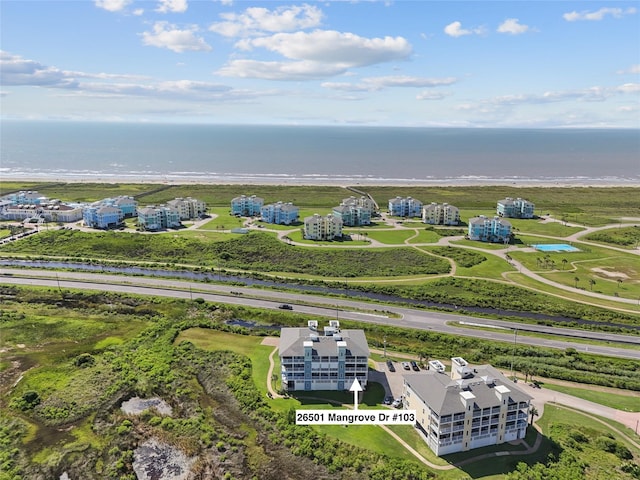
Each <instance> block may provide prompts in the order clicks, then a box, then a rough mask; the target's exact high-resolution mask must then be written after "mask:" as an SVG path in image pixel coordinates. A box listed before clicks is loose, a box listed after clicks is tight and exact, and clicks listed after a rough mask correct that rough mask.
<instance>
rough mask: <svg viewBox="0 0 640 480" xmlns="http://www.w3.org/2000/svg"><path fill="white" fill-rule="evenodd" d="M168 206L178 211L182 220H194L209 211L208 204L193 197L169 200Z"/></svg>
mask: <svg viewBox="0 0 640 480" xmlns="http://www.w3.org/2000/svg"><path fill="white" fill-rule="evenodd" d="M167 205H168V206H170V207H172V208H175V209H176V210H178V214H179V215H180V220H193V219H194V218H198V217H200V216H201V215H204V214H205V212H206V211H207V204H206V203H205V202H203V201H202V200H198V199H196V198H192V197H186V198H174V199H173V200H169V201H168V202H167Z"/></svg>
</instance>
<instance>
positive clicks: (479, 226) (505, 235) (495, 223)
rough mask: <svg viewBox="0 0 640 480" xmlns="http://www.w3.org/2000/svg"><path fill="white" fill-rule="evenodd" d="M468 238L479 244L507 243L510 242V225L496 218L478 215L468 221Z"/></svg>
mask: <svg viewBox="0 0 640 480" xmlns="http://www.w3.org/2000/svg"><path fill="white" fill-rule="evenodd" d="M468 237H469V239H470V240H479V241H481V242H494V243H507V242H509V240H511V223H510V222H509V221H508V220H505V219H503V218H500V217H497V216H496V217H493V218H489V217H486V216H484V215H480V216H479V217H474V218H471V219H469V230H468Z"/></svg>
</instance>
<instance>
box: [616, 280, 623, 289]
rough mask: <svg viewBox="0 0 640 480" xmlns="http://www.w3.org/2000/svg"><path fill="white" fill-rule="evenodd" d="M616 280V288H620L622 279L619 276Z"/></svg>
mask: <svg viewBox="0 0 640 480" xmlns="http://www.w3.org/2000/svg"><path fill="white" fill-rule="evenodd" d="M617 282H618V288H620V285H622V279H621V278H619V279H618V280H617Z"/></svg>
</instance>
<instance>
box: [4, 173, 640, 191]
mask: <svg viewBox="0 0 640 480" xmlns="http://www.w3.org/2000/svg"><path fill="white" fill-rule="evenodd" d="M349 180H353V181H347V179H340V178H335V177H330V178H328V177H320V176H313V177H308V178H305V177H289V176H260V177H256V176H249V175H248V176H238V177H233V178H229V177H226V176H220V177H216V176H214V177H207V176H197V177H196V176H179V177H172V176H159V175H158V176H155V175H114V176H110V175H69V176H64V177H61V176H53V175H47V174H43V175H38V176H33V175H12V174H11V173H8V174H6V173H5V174H2V173H0V182H34V183H98V184H127V183H146V184H158V185H271V186H328V187H367V186H371V187H382V186H386V187H392V186H397V187H481V186H505V187H512V188H518V187H521V188H532V187H540V188H573V187H599V188H619V187H626V188H640V181H638V180H632V179H629V180H628V181H623V180H622V179H619V178H616V179H610V178H608V179H607V178H604V179H592V178H589V179H586V178H585V179H577V178H572V179H558V180H557V181H553V180H551V179H508V178H503V179H500V178H445V179H389V178H385V179H377V178H358V179H349Z"/></svg>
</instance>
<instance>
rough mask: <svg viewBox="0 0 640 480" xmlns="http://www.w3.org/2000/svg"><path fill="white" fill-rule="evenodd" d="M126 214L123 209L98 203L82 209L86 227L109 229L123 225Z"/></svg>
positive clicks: (83, 221)
mask: <svg viewBox="0 0 640 480" xmlns="http://www.w3.org/2000/svg"><path fill="white" fill-rule="evenodd" d="M123 221H124V213H123V211H122V209H121V208H119V207H115V206H112V205H104V204H103V203H102V202H96V203H93V204H91V205H89V206H88V207H84V208H83V209H82V223H84V225H85V227H91V228H100V229H109V228H116V227H119V226H120V225H122V222H123Z"/></svg>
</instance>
